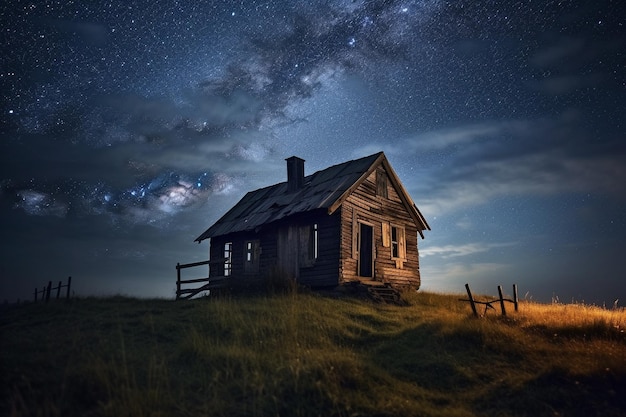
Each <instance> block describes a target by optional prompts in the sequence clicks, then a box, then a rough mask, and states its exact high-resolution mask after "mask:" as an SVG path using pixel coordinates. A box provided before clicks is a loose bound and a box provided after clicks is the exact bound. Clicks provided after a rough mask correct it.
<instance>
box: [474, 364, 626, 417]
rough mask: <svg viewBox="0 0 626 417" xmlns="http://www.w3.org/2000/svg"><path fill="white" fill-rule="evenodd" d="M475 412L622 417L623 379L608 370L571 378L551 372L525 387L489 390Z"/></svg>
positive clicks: (625, 401) (625, 390)
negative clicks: (505, 411) (503, 411)
mask: <svg viewBox="0 0 626 417" xmlns="http://www.w3.org/2000/svg"><path fill="white" fill-rule="evenodd" d="M475 409H476V411H478V412H481V413H485V414H487V415H492V414H493V413H495V412H501V411H502V410H507V415H511V416H547V415H553V416H604V417H611V416H616V417H617V416H623V415H624V413H625V412H626V377H625V376H624V375H616V374H614V373H612V372H611V371H610V370H607V371H605V372H602V373H594V374H589V375H572V374H570V373H569V372H568V371H567V370H564V369H561V368H553V369H550V370H548V371H546V372H545V373H542V374H540V375H538V376H537V377H536V378H534V379H531V380H529V381H527V382H525V383H522V384H518V385H515V386H512V385H511V384H503V385H502V386H499V387H497V388H495V389H493V390H492V391H491V392H490V393H489V394H488V395H487V396H485V397H484V398H483V399H482V400H481V401H480V402H477V403H476V404H475Z"/></svg>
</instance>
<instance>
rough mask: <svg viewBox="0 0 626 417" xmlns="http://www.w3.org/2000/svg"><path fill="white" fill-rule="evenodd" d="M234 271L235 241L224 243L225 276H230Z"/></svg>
mask: <svg viewBox="0 0 626 417" xmlns="http://www.w3.org/2000/svg"><path fill="white" fill-rule="evenodd" d="M232 273H233V242H227V243H225V244H224V276H225V277H229V276H231V275H232Z"/></svg>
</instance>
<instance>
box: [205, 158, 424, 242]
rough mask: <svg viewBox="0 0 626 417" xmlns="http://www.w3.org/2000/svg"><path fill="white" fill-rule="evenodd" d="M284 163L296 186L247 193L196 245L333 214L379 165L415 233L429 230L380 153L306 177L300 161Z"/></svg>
mask: <svg viewBox="0 0 626 417" xmlns="http://www.w3.org/2000/svg"><path fill="white" fill-rule="evenodd" d="M286 160H287V163H288V171H289V161H290V160H291V161H293V162H292V163H294V164H296V165H297V166H295V167H293V168H294V169H295V170H297V172H294V173H292V174H289V172H288V177H289V175H296V176H297V177H296V178H295V179H293V178H292V181H296V183H295V184H294V183H291V182H290V180H289V179H288V181H286V182H281V183H278V184H275V185H272V186H269V187H265V188H260V189H258V190H255V191H250V192H249V193H247V194H246V195H245V196H244V197H243V198H242V199H241V200H240V201H239V202H238V203H237V204H236V205H235V206H234V207H233V208H231V209H230V210H229V211H228V212H227V213H226V214H224V216H222V218H220V219H219V220H218V221H217V222H216V223H215V224H214V225H213V226H211V227H209V228H208V229H207V230H206V231H205V232H204V233H202V234H201V235H200V236H199V237H198V238H197V239H196V241H198V242H201V241H202V240H204V239H208V238H211V237H214V236H222V235H225V234H230V233H235V232H242V231H246V230H254V229H257V228H258V227H260V226H263V225H265V224H268V223H271V222H274V221H277V220H280V219H282V218H285V217H288V216H290V215H292V214H296V213H304V212H307V211H311V210H316V209H327V210H328V213H329V214H332V213H333V212H334V211H335V210H336V209H337V208H338V207H339V206H340V205H341V204H342V203H343V201H344V200H345V199H346V198H347V196H348V195H350V193H351V192H352V191H353V190H354V189H355V188H356V187H358V185H359V184H360V183H361V182H362V181H363V180H364V179H365V178H367V176H368V175H369V174H370V173H371V172H372V171H373V170H374V169H376V167H377V166H378V165H379V164H381V163H382V164H384V166H385V169H386V170H387V171H388V173H389V175H390V178H391V180H392V183H393V184H394V186H395V187H396V188H397V189H398V190H399V193H400V194H401V198H402V199H403V202H404V204H405V206H406V207H407V210H408V211H409V212H410V213H411V216H412V217H413V218H414V220H415V222H416V224H417V225H418V229H419V228H421V229H422V230H423V229H430V228H429V227H428V224H427V223H426V221H425V220H424V218H423V217H422V215H421V214H420V213H419V211H418V210H417V207H415V204H413V201H412V200H411V198H410V197H409V195H408V194H407V193H406V191H405V190H404V188H403V187H402V185H401V184H400V180H399V179H398V177H397V175H396V174H395V172H394V171H393V169H392V168H391V166H390V165H389V162H388V161H387V158H386V157H385V154H384V153H383V152H378V153H375V154H372V155H369V156H365V157H362V158H359V159H355V160H351V161H346V162H342V163H340V164H337V165H333V166H330V167H328V168H326V169H322V170H320V171H317V172H315V173H313V174H311V175H308V176H306V177H305V176H304V160H303V159H301V158H298V157H295V156H292V157H290V158H287V159H286ZM300 161H301V162H300ZM300 175H301V176H300ZM298 181H301V182H298ZM296 186H297V187H296ZM294 187H295V188H294ZM420 233H421V231H420Z"/></svg>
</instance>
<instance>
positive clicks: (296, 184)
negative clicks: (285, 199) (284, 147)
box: [285, 156, 304, 193]
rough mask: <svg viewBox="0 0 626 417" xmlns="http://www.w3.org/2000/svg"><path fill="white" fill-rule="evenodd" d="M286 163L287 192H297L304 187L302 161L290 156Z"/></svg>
mask: <svg viewBox="0 0 626 417" xmlns="http://www.w3.org/2000/svg"><path fill="white" fill-rule="evenodd" d="M285 161H287V191H288V192H290V193H292V192H294V191H298V190H299V189H300V188H302V186H303V185H304V159H301V158H298V157H297V156H292V157H291V158H287V159H285Z"/></svg>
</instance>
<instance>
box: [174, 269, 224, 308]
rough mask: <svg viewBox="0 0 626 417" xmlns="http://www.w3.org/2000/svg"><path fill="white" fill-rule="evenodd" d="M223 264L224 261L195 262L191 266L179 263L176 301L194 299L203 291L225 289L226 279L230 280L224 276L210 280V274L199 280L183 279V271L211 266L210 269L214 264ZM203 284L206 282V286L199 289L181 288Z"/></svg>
mask: <svg viewBox="0 0 626 417" xmlns="http://www.w3.org/2000/svg"><path fill="white" fill-rule="evenodd" d="M223 262H224V261H223V260H208V261H201V262H193V263H189V264H181V263H177V264H176V299H177V300H178V299H181V298H183V299H188V298H191V297H193V296H194V295H197V294H198V293H200V292H202V291H210V290H215V289H221V288H224V287H225V286H226V278H228V277H224V276H221V277H211V278H209V276H210V274H207V277H206V278H197V279H188V280H182V279H181V269H186V268H194V267H197V266H203V265H209V268H210V267H211V265H212V264H213V265H215V264H219V263H223ZM202 282H204V283H205V284H203V285H201V286H200V287H197V288H185V289H183V288H181V287H182V285H184V284H198V283H202Z"/></svg>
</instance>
